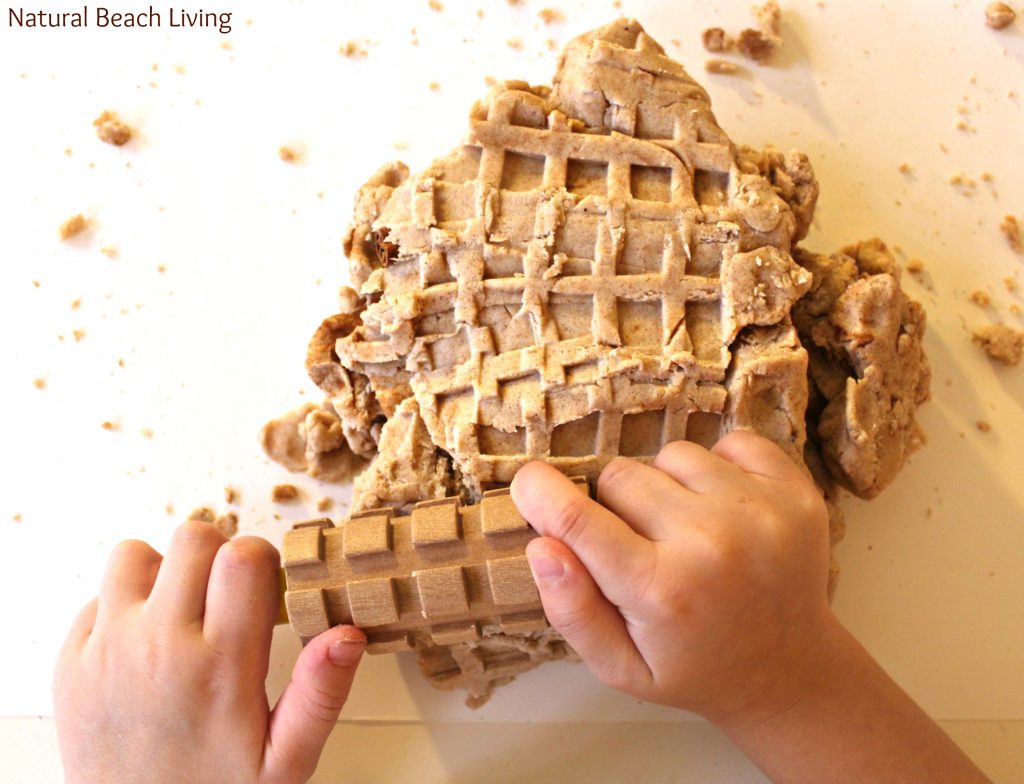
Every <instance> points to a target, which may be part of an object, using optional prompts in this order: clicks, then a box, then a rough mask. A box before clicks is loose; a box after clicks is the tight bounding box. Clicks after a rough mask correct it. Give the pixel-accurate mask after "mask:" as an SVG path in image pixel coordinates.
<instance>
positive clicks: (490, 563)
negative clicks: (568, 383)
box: [279, 477, 587, 653]
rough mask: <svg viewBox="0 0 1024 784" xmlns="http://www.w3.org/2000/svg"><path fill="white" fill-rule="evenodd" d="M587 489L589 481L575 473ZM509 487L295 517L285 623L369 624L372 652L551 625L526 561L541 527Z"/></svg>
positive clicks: (284, 556) (286, 564)
mask: <svg viewBox="0 0 1024 784" xmlns="http://www.w3.org/2000/svg"><path fill="white" fill-rule="evenodd" d="M572 481H573V482H575V483H576V485H577V487H579V488H580V490H581V491H582V492H584V493H586V492H587V481H586V479H585V478H583V477H577V478H574V479H573V480H572ZM537 535H538V534H537V532H536V531H534V530H533V529H532V528H531V527H530V526H529V524H528V523H527V522H526V520H525V519H524V518H523V516H522V515H520V514H519V511H518V510H517V509H516V507H515V504H513V503H512V497H511V495H510V494H509V490H508V488H502V489H500V490H490V491H487V492H485V493H484V494H483V497H482V498H481V499H480V503H478V504H473V505H472V506H463V505H461V504H459V503H458V500H457V499H455V498H444V499H440V500H436V501H424V502H423V503H420V504H417V505H416V506H415V507H414V508H413V510H412V513H411V514H408V515H396V514H395V513H394V510H393V509H371V510H368V511H365V512H360V513H359V514H357V515H353V516H352V517H350V518H349V519H348V520H346V521H345V522H343V523H342V524H340V525H338V526H335V525H334V523H333V522H332V521H331V520H329V519H327V518H322V519H319V520H309V521H306V522H301V523H296V524H295V525H294V527H293V528H292V530H290V531H288V532H287V533H286V534H285V536H284V544H283V547H282V552H281V560H282V565H283V568H282V569H281V573H280V579H281V591H282V597H283V601H282V602H281V618H280V621H279V622H281V623H287V622H290V623H291V625H292V628H293V629H294V630H295V633H296V634H298V635H299V637H301V638H302V641H303V643H305V642H307V641H308V640H310V639H311V638H313V637H315V636H316V635H318V634H319V633H320V632H322V631H325V630H326V629H329V628H331V627H332V626H336V625H337V624H339V623H351V624H354V625H355V626H358V627H359V628H360V629H362V630H363V631H364V632H365V633H366V637H367V640H368V645H367V650H368V651H370V652H371V653H384V652H390V651H402V650H410V649H412V648H414V647H415V641H416V640H417V639H420V640H421V641H422V642H424V643H429V644H433V645H450V644H452V643H457V642H468V641H472V640H476V639H479V638H480V636H481V633H482V630H483V629H484V628H485V627H490V628H494V629H498V630H501V631H505V632H518V633H524V632H530V631H534V630H539V629H542V628H544V627H545V626H546V625H547V620H546V619H545V618H544V611H543V608H542V607H541V602H540V595H539V594H538V593H537V586H536V584H535V583H534V581H533V575H532V573H531V572H530V567H529V565H528V564H527V561H526V545H527V543H528V542H529V541H530V540H531V539H533V538H535V537H536V536H537Z"/></svg>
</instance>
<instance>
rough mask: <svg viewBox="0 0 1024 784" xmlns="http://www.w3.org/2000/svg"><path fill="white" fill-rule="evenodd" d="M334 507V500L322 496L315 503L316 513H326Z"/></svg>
mask: <svg viewBox="0 0 1024 784" xmlns="http://www.w3.org/2000/svg"><path fill="white" fill-rule="evenodd" d="M333 506H334V499H333V498H329V497H327V496H324V497H323V498H321V499H320V500H319V501H317V502H316V510H317V511H318V512H326V511H327V510H328V509H330V508H331V507H333Z"/></svg>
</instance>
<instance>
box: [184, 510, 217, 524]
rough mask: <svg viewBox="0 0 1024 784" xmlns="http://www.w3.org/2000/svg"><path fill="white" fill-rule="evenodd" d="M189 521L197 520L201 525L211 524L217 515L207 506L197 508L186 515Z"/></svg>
mask: <svg viewBox="0 0 1024 784" xmlns="http://www.w3.org/2000/svg"><path fill="white" fill-rule="evenodd" d="M188 519H189V520H198V521H199V522H201V523H213V522H214V521H216V519H217V514H216V512H214V511H213V510H212V509H211V508H210V507H208V506H197V507H196V508H195V509H193V510H192V511H191V512H189V515H188Z"/></svg>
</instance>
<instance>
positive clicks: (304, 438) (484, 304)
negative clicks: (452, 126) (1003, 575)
mask: <svg viewBox="0 0 1024 784" xmlns="http://www.w3.org/2000/svg"><path fill="white" fill-rule="evenodd" d="M817 195H818V184H817V181H816V180H815V178H814V174H813V170H812V168H811V165H810V163H809V161H808V160H807V158H806V156H804V155H802V154H800V153H797V152H790V153H787V154H783V153H781V152H778V151H775V150H772V149H768V150H764V151H758V150H752V149H750V148H746V147H737V146H736V145H734V144H733V143H732V142H731V141H730V139H729V138H728V136H726V134H725V132H724V131H723V130H722V129H721V128H720V127H719V126H718V124H717V122H716V120H715V117H714V115H713V114H712V112H711V105H710V100H709V98H708V95H707V93H706V92H705V91H704V90H703V89H702V88H701V87H700V86H699V85H698V84H696V83H695V82H694V81H693V80H692V79H691V78H690V76H689V75H688V74H687V73H686V71H685V70H684V69H683V68H682V66H681V65H679V64H678V63H676V62H674V61H673V60H671V59H670V58H669V57H667V56H666V55H665V53H664V50H663V49H662V48H661V46H659V45H658V44H657V43H656V42H655V41H654V40H653V39H651V38H650V37H649V36H648V35H647V34H646V33H645V32H644V31H643V29H642V28H641V27H640V25H639V24H638V23H637V22H635V21H633V20H630V19H620V20H617V21H615V22H613V23H611V24H609V25H606V26H605V27H602V28H600V29H598V30H595V31H592V32H589V33H586V34H585V35H582V36H580V37H578V38H576V39H574V40H573V41H571V42H570V43H569V44H568V45H567V47H566V49H565V51H564V52H563V54H562V56H561V58H560V60H559V67H558V71H557V73H556V74H555V78H554V82H553V87H550V88H549V87H531V86H530V85H528V84H526V83H525V82H518V81H508V82H501V83H498V84H496V85H495V86H494V87H493V88H492V89H491V91H490V92H489V93H488V95H487V96H486V98H484V99H483V100H481V101H479V102H478V103H477V104H476V105H475V106H474V107H473V109H472V111H471V113H470V119H469V127H468V129H467V131H466V135H465V137H464V139H463V141H462V143H461V144H460V145H459V146H457V147H456V148H455V149H454V150H453V151H452V152H451V153H450V154H449V155H447V156H445V157H443V158H440V159H438V160H436V161H435V162H434V163H433V164H431V165H430V166H429V167H428V168H427V169H425V170H424V171H422V172H419V173H417V174H410V172H409V170H408V168H407V167H406V166H405V165H404V164H401V163H391V164H387V165H385V166H383V167H381V168H380V169H379V170H378V171H377V172H376V173H375V174H374V175H373V177H371V179H370V180H369V182H367V184H366V185H365V186H364V187H363V188H362V189H360V191H359V193H358V194H357V196H356V203H355V210H354V217H353V222H352V226H351V228H350V229H349V230H348V232H347V233H346V235H345V243H344V245H345V251H346V254H347V255H348V258H349V263H350V272H351V281H352V285H353V286H354V287H355V291H353V290H351V289H347V288H346V289H343V290H342V292H341V294H340V296H339V312H338V313H336V314H335V315H333V316H330V317H329V318H327V319H325V320H324V322H323V323H322V324H321V326H320V328H319V329H318V330H317V332H316V334H315V335H314V336H313V338H312V340H311V342H310V346H309V350H308V352H307V360H306V361H307V368H308V369H309V373H310V376H311V377H312V378H313V380H314V381H315V382H316V383H317V385H318V386H319V387H320V388H321V389H322V390H323V391H324V392H325V394H326V395H327V401H326V402H325V403H324V404H323V406H321V407H319V408H318V407H316V406H312V405H308V404H307V405H306V406H304V407H302V408H301V409H298V410H297V411H295V412H293V413H292V414H289V415H288V416H286V417H284V418H282V419H280V420H276V421H275V422H273V423H271V424H270V425H268V426H267V427H266V428H265V429H264V431H263V443H264V446H265V447H266V448H267V451H268V453H269V454H270V455H271V456H272V457H274V458H275V459H278V460H279V461H280V462H282V463H283V464H284V465H286V466H287V467H289V468H291V469H292V470H304V471H307V472H309V473H312V474H314V475H319V476H320V477H321V478H325V477H327V476H329V475H332V473H333V472H332V471H330V470H329V468H330V467H332V466H334V464H335V461H336V462H337V463H338V464H341V465H344V466H346V467H349V466H351V461H352V460H354V459H372V462H371V463H370V465H369V467H368V468H367V469H366V470H365V471H363V472H362V473H361V474H359V475H358V476H357V477H356V480H355V486H354V490H353V496H352V512H353V520H352V521H351V522H349V523H344V524H342V525H341V531H339V532H338V533H329V532H322V535H323V536H324V537H328V536H336V537H337V536H341V537H342V538H344V536H346V535H347V534H345V533H343V532H344V531H348V530H349V528H348V527H349V526H351V525H353V524H354V523H358V521H359V520H361V519H366V516H369V517H380V516H381V515H397V514H404V513H409V512H412V513H413V514H414V515H415V514H416V511H415V510H416V509H419V508H421V507H419V506H417V504H421V503H422V502H424V501H431V500H434V499H441V498H445V497H448V498H451V499H452V500H451V501H448V502H446V503H448V504H450V505H451V504H461V505H473V504H477V503H480V502H481V499H483V502H484V504H485V506H486V503H487V501H486V499H487V498H490V497H491V496H489V495H487V493H488V492H489V491H492V490H496V489H501V488H503V487H507V485H508V483H509V482H510V481H511V480H512V477H513V476H514V475H515V473H516V471H517V470H518V469H519V468H520V467H521V466H522V465H523V464H525V463H526V462H528V461H530V460H544V461H547V462H548V463H550V464H552V465H554V466H555V467H557V468H558V469H560V470H561V471H563V472H564V473H566V474H568V475H570V476H580V477H583V478H584V479H585V480H586V481H588V482H590V483H593V482H594V481H595V480H596V478H597V476H598V475H599V474H600V472H601V470H602V469H603V468H604V466H606V465H607V464H608V463H609V462H610V461H611V460H613V459H614V458H615V457H617V456H619V455H625V456H628V457H632V458H634V459H636V460H639V461H642V462H646V463H649V462H651V461H652V460H653V458H654V456H655V455H656V454H657V452H658V450H659V449H660V448H661V447H662V446H663V445H664V444H665V443H667V442H669V441H673V440H678V439H686V440H690V441H694V442H697V443H700V444H703V445H705V446H711V445H712V444H714V443H715V442H716V441H717V440H718V439H719V438H720V437H721V436H722V435H723V434H725V433H727V432H729V431H731V430H735V429H746V430H751V431H754V432H757V433H760V434H762V435H764V436H765V437H767V438H770V439H772V440H774V441H775V442H776V443H777V444H779V445H780V446H781V447H782V448H783V449H784V450H785V451H786V453H787V454H789V455H790V457H791V458H792V459H793V461H794V462H795V463H797V464H798V465H800V466H802V467H806V468H807V469H808V470H809V471H810V472H811V474H812V475H813V476H814V478H815V479H816V481H817V482H818V484H819V486H821V488H822V490H823V492H824V493H825V495H826V499H827V500H828V502H829V504H830V510H831V511H832V515H831V523H832V525H831V533H832V540H833V543H835V542H837V541H838V540H839V539H840V538H841V537H842V531H843V528H842V519H841V515H840V514H839V511H838V508H837V507H836V506H835V504H834V500H835V498H836V489H835V482H836V481H837V480H838V481H839V482H841V483H842V484H843V485H845V486H847V487H849V488H850V489H852V490H853V491H854V492H856V493H858V494H860V495H863V496H871V495H874V494H875V493H877V492H878V491H879V490H880V489H881V488H882V487H884V486H885V484H887V483H888V482H889V481H891V480H892V478H893V477H894V475H895V473H896V472H897V471H898V470H899V468H900V466H901V465H902V463H903V461H904V459H905V457H906V455H907V454H908V453H909V452H910V451H911V450H912V449H913V448H915V447H916V446H917V445H918V443H919V437H918V432H917V428H916V425H915V423H914V416H913V415H914V409H915V407H916V406H917V405H918V403H920V402H921V401H922V400H924V399H925V397H926V396H927V387H928V369H927V363H926V362H925V359H924V356H923V354H922V352H921V342H920V341H921V334H922V332H923V328H924V321H923V311H922V310H921V308H920V306H918V305H917V304H916V303H913V302H911V301H909V300H908V299H907V298H906V297H905V296H904V294H903V292H902V290H901V289H900V285H899V271H898V268H897V267H896V265H895V263H894V262H893V261H892V258H891V256H889V254H888V252H887V250H886V249H885V246H884V245H882V244H881V243H880V242H878V241H872V242H868V243H862V244H861V245H859V246H855V247H852V248H848V249H845V250H844V252H843V253H840V254H836V255H835V256H832V257H828V256H819V255H817V254H812V253H807V252H803V251H800V250H797V249H795V248H794V245H795V243H796V242H798V241H799V240H801V239H802V238H803V237H804V236H805V234H806V232H807V229H808V227H809V226H810V223H811V219H812V217H813V213H814V205H815V201H816V199H817ZM808 348H810V350H811V365H810V371H811V372H810V376H809V375H808ZM809 378H810V380H809ZM808 434H809V435H810V440H808V438H807V436H808ZM342 474H343V472H342V471H338V472H336V473H333V475H334V476H336V477H340V476H341V475H342ZM504 497H505V498H506V499H507V496H504ZM427 508H429V507H427ZM452 508H455V507H454V506H453V507H452ZM382 509H383V510H387V511H385V512H382V511H380V510H382ZM388 519H391V518H390V517H389V518H388ZM363 525H365V523H358V526H363ZM358 526H357V527H358ZM391 530H393V531H394V533H395V536H396V537H399V536H401V535H400V534H399V533H398V532H399V530H400V528H399V527H398V525H397V524H395V527H394V528H393V529H391ZM318 535H320V534H318ZM309 536H313V534H309ZM318 546H319V545H318ZM325 546H326V545H325ZM394 547H395V548H396V550H397V549H401V547H400V540H399V539H398V538H396V539H395V540H394ZM413 550H414V551H415V552H417V553H418V552H419V550H417V549H416V548H415V547H414V548H413ZM427 552H429V551H428V550H423V553H424V554H426V553H427ZM403 557H404V556H403ZM417 557H419V556H417ZM466 557H467V558H469V559H470V561H467V563H470V562H472V563H475V561H472V558H476V557H477V556H476V555H472V556H470V555H469V554H468V553H467V554H466ZM401 563H402V564H404V563H405V562H404V561H402V562H401ZM410 563H412V562H411V561H410ZM459 563H460V562H458V559H456V561H455V562H453V563H452V564H447V565H449V566H455V565H459ZM417 568H418V567H417ZM389 569H391V571H389V570H388V569H384V570H383V571H381V572H380V574H379V575H376V576H375V577H374V579H380V580H383V581H385V582H387V580H389V579H390V580H392V581H394V582H392V583H388V584H390V585H393V586H399V588H397V589H396V590H399V594H398V596H399V597H400V598H401V597H403V596H405V594H404V593H402V590H404V589H401V588H400V586H401V585H403V584H404V583H401V582H400V581H401V580H406V579H408V575H407V574H406V571H405V569H406V566H400V565H399V564H397V563H396V564H393V565H392V567H389ZM836 572H837V570H836V569H835V568H833V572H832V575H831V577H830V589H831V587H832V586H834V584H835V576H836ZM382 584H383V583H382ZM374 590H378V589H376V588H375V589H374ZM379 590H381V591H383V590H384V589H379ZM471 594H472V592H471ZM385 595H390V594H387V591H384V593H381V594H372V595H369V599H368V600H367V601H369V602H370V604H369V605H368V606H369V607H371V608H377V607H383V608H384V609H387V606H386V605H387V603H386V602H384V603H383V604H379V603H377V602H376V600H374V599H373V597H374V596H385ZM332 596H335V598H334V599H332V601H337V602H338V603H339V605H338V612H341V613H344V612H350V611H351V610H352V608H353V604H352V602H353V601H362V600H361V599H358V596H357V597H356V599H353V597H352V596H351V594H345V593H344V592H339V593H337V595H334V594H332ZM468 601H469V603H470V615H471V616H472V615H473V613H475V605H474V604H473V602H474V601H475V600H473V599H470V600H468ZM346 602H347V604H346ZM396 606H397V610H394V612H392V613H391V615H394V613H395V612H397V617H398V620H397V621H396V623H399V624H400V625H401V627H402V629H405V628H407V627H406V625H407V624H408V625H409V626H408V628H414V627H415V628H419V627H420V626H423V620H422V618H419V619H417V616H416V613H417V612H418V610H417V611H416V612H414V610H415V603H413V604H410V605H408V606H406V605H404V604H401V602H399V603H398V605H396ZM410 608H411V609H410ZM382 612H383V610H382ZM391 615H389V617H391ZM417 624H418V625H419V626H417ZM396 628H397V627H396ZM464 631H465V634H466V636H465V638H464V639H461V640H460V641H459V642H458V643H457V644H454V643H453V644H448V643H446V642H444V641H443V640H444V638H442V639H440V640H439V639H438V638H436V637H432V636H430V635H427V634H413V635H412V637H411V638H403V640H405V641H408V640H409V639H411V642H410V644H411V645H412V646H413V647H414V648H415V649H416V651H417V654H418V657H419V660H420V663H421V667H422V669H423V671H424V673H425V674H426V675H427V677H428V678H430V679H431V681H432V682H434V683H435V684H436V685H439V686H442V687H445V686H449V685H452V684H458V685H460V686H463V687H465V688H467V689H468V690H469V692H470V694H471V697H472V701H473V702H474V703H477V704H478V703H479V702H480V701H482V700H484V699H486V697H487V695H488V694H489V693H490V690H491V689H492V688H493V686H494V685H495V684H498V683H503V682H506V681H507V680H509V679H511V677H513V676H514V675H515V674H516V673H517V672H521V671H523V670H526V669H529V668H531V667H534V666H536V665H537V663H539V662H540V661H544V660H546V659H548V658H557V657H559V656H561V655H563V652H564V649H565V646H564V643H562V642H561V640H560V638H559V637H558V635H557V632H555V631H554V630H552V629H550V628H548V627H547V626H546V625H545V627H544V629H543V630H542V631H539V632H538V631H536V630H533V631H529V632H526V631H518V630H516V629H514V628H505V627H502V626H501V625H500V624H499V625H497V626H495V625H494V624H490V625H487V624H483V625H478V626H477V627H474V628H473V630H472V633H470V631H469V630H464ZM538 635H539V636H538ZM538 640H543V643H542V644H538V642H537V641H538ZM555 643H558V646H561V647H558V646H556V645H555ZM404 644H405V643H404V642H403V645H404ZM453 645H455V646H456V647H453ZM456 651H457V653H456ZM524 652H525V653H528V655H527V656H524V655H523V654H524Z"/></svg>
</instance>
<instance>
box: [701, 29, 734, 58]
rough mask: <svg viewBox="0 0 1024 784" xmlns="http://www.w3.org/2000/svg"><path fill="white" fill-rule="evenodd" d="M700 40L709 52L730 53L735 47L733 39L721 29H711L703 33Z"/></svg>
mask: <svg viewBox="0 0 1024 784" xmlns="http://www.w3.org/2000/svg"><path fill="white" fill-rule="evenodd" d="M700 40H701V42H702V43H703V44H704V48H705V49H707V50H708V51H709V52H728V51H729V50H730V49H732V45H733V40H732V38H730V37H729V35H728V34H727V33H726V32H725V30H723V29H722V28H721V27H709V28H708V29H707V30H705V31H704V32H703V33H701V36H700Z"/></svg>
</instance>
